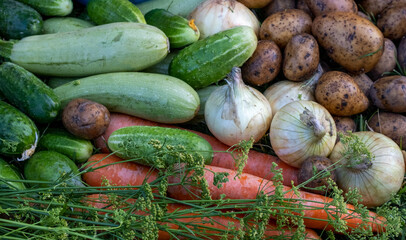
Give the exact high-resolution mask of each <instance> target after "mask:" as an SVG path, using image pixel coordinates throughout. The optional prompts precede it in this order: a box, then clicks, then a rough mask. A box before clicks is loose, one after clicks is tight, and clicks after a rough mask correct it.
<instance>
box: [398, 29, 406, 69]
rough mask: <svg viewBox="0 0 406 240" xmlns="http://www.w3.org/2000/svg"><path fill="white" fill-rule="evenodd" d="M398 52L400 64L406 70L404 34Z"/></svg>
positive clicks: (405, 38) (405, 40)
mask: <svg viewBox="0 0 406 240" xmlns="http://www.w3.org/2000/svg"><path fill="white" fill-rule="evenodd" d="M397 54H398V62H399V66H400V67H401V68H402V69H404V70H406V36H403V37H402V39H401V40H400V43H399V45H398V49H397Z"/></svg>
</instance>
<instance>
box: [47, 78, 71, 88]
mask: <svg viewBox="0 0 406 240" xmlns="http://www.w3.org/2000/svg"><path fill="white" fill-rule="evenodd" d="M76 79H78V78H77V77H71V78H70V77H51V78H48V79H46V80H45V82H46V83H47V85H48V86H49V87H50V88H56V87H59V86H62V85H64V84H65V83H68V82H73V81H75V80H76Z"/></svg>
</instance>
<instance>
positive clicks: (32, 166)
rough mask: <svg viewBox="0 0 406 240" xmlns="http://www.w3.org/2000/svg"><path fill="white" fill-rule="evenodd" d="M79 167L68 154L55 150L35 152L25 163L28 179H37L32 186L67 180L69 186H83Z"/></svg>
mask: <svg viewBox="0 0 406 240" xmlns="http://www.w3.org/2000/svg"><path fill="white" fill-rule="evenodd" d="M78 174H79V170H78V167H77V166H76V165H75V163H74V162H73V161H72V160H71V159H69V158H68V157H67V156H65V155H63V154H61V153H58V152H55V151H39V152H36V153H34V155H32V157H31V158H30V159H28V161H27V163H26V164H25V165H24V176H25V178H26V179H27V180H32V181H37V182H36V183H31V184H30V185H31V186H39V187H50V186H53V185H55V184H58V183H62V182H65V183H66V184H67V185H68V186H79V187H83V186H84V185H83V183H82V182H81V180H80V176H79V175H78Z"/></svg>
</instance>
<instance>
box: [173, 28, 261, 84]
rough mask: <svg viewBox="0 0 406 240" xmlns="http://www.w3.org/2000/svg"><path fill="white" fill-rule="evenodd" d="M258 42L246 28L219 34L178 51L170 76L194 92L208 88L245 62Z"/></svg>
mask: <svg viewBox="0 0 406 240" xmlns="http://www.w3.org/2000/svg"><path fill="white" fill-rule="evenodd" d="M257 42H258V39H257V36H256V34H255V32H254V30H253V29H252V28H250V27H247V26H238V27H234V28H231V29H228V30H225V31H222V32H219V33H217V34H214V35H211V36H209V37H207V38H205V39H202V40H199V41H197V42H195V43H193V44H191V45H189V46H187V47H185V48H184V49H182V50H180V51H179V54H177V55H176V56H175V57H174V58H173V60H172V62H171V64H170V66H169V74H170V75H171V76H174V77H177V78H179V79H182V80H183V81H185V82H186V83H188V84H189V85H190V86H192V87H193V88H194V89H200V88H204V87H207V86H209V85H211V84H212V83H215V82H217V81H219V80H221V79H223V78H224V77H225V76H226V75H227V74H228V73H229V72H230V71H231V69H232V68H233V67H239V66H241V65H242V64H243V63H244V62H245V61H247V60H248V58H250V57H251V55H252V54H253V53H254V51H255V49H256V47H257Z"/></svg>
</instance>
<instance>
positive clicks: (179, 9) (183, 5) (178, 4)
mask: <svg viewBox="0 0 406 240" xmlns="http://www.w3.org/2000/svg"><path fill="white" fill-rule="evenodd" d="M204 1H205V0H187V2H186V1H185V0H149V1H147V2H143V3H138V4H135V5H136V6H137V7H138V8H139V9H140V10H141V12H142V13H143V14H146V13H147V12H149V11H151V10H153V9H156V8H162V9H165V10H167V11H169V12H171V13H173V14H176V15H179V16H182V17H184V18H187V17H188V16H189V14H190V13H191V12H192V11H193V10H194V9H195V8H196V7H197V6H199V4H201V3H202V2H204Z"/></svg>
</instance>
